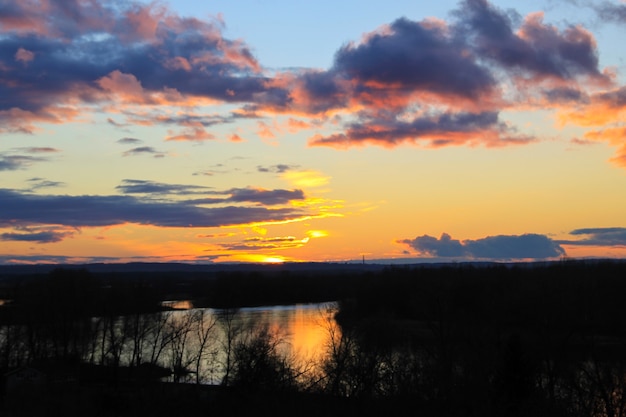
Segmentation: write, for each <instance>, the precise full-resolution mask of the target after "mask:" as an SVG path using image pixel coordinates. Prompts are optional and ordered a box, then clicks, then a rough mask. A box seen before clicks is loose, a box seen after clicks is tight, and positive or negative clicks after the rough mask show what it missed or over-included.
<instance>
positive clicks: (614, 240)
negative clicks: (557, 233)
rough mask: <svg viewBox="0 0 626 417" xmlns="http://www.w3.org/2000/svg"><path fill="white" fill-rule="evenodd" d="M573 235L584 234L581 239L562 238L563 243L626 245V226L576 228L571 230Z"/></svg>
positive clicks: (561, 242)
mask: <svg viewBox="0 0 626 417" xmlns="http://www.w3.org/2000/svg"><path fill="white" fill-rule="evenodd" d="M570 235H573V236H582V237H583V238H582V239H579V240H562V241H559V243H560V244H562V245H579V246H626V227H604V228H602V227H599V228H587V229H576V230H572V231H571V232H570Z"/></svg>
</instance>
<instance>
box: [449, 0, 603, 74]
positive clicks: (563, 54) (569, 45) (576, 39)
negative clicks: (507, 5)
mask: <svg viewBox="0 0 626 417" xmlns="http://www.w3.org/2000/svg"><path fill="white" fill-rule="evenodd" d="M455 15H456V16H457V18H458V24H457V30H458V32H459V36H460V37H463V38H464V39H467V40H469V43H470V45H472V47H473V48H474V50H475V52H476V54H477V55H478V56H480V57H481V59H487V60H489V61H491V62H492V63H493V64H496V65H498V66H501V67H502V68H503V69H506V70H513V71H521V72H522V74H521V75H525V76H531V77H535V76H536V77H540V78H543V77H555V78H559V79H563V80H569V79H573V78H574V77H576V76H580V75H586V76H590V77H592V78H596V79H599V80H605V81H608V80H607V79H606V78H605V76H604V75H603V74H602V73H601V71H600V70H599V69H598V53H597V50H596V44H595V40H594V39H593V36H592V35H591V34H590V33H589V32H588V31H586V30H585V29H583V28H582V27H580V26H574V25H570V26H568V27H567V28H565V29H564V30H562V31H560V30H559V29H558V28H556V27H555V26H551V25H546V24H544V23H543V16H542V15H539V14H535V15H530V16H528V17H527V18H526V19H525V20H524V22H523V23H522V25H521V26H520V27H517V25H516V24H515V22H516V21H517V20H518V16H517V15H516V14H513V13H512V12H505V11H503V10H500V9H498V8H497V7H496V6H494V5H492V4H491V3H489V2H488V1H486V0H465V1H463V2H462V3H461V4H460V7H459V9H458V10H457V11H456V12H455Z"/></svg>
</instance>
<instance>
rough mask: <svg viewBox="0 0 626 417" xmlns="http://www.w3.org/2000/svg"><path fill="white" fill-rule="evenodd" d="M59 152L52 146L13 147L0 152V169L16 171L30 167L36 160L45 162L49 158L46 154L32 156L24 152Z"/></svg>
mask: <svg viewBox="0 0 626 417" xmlns="http://www.w3.org/2000/svg"><path fill="white" fill-rule="evenodd" d="M56 152H59V150H58V149H56V148H51V147H26V148H13V149H10V150H7V151H4V152H0V171H16V170H18V169H24V168H27V167H29V166H30V165H32V164H33V163H35V162H45V161H48V160H49V159H48V158H47V157H44V156H32V155H24V154H35V155H39V154H51V153H56Z"/></svg>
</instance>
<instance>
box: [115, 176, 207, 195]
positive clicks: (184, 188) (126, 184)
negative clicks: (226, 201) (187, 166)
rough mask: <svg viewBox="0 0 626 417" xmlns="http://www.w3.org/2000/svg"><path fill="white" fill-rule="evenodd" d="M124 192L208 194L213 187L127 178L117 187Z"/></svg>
mask: <svg viewBox="0 0 626 417" xmlns="http://www.w3.org/2000/svg"><path fill="white" fill-rule="evenodd" d="M115 189H116V190H119V191H120V192H122V193H124V194H152V195H191V194H206V193H207V192H208V191H209V190H210V189H211V187H205V186H202V185H189V184H166V183H162V182H155V181H147V180H133V179H125V180H123V181H122V184H120V185H118V186H117V187H115Z"/></svg>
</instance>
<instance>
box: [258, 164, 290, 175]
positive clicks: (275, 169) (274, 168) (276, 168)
mask: <svg viewBox="0 0 626 417" xmlns="http://www.w3.org/2000/svg"><path fill="white" fill-rule="evenodd" d="M299 167H300V166H299V165H289V164H276V165H270V166H262V165H259V166H257V167H256V169H257V171H259V172H272V173H275V174H283V173H285V172H287V171H292V170H294V169H297V168H299Z"/></svg>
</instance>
